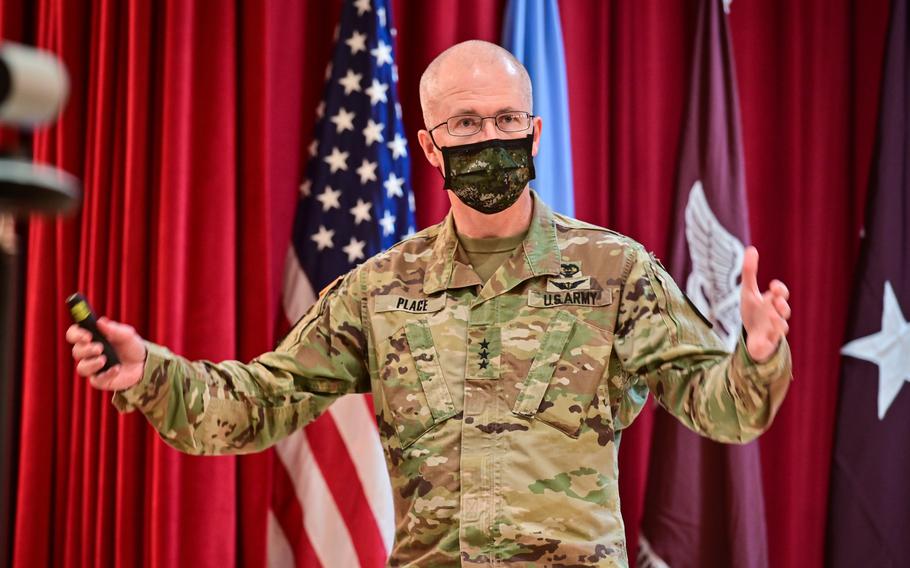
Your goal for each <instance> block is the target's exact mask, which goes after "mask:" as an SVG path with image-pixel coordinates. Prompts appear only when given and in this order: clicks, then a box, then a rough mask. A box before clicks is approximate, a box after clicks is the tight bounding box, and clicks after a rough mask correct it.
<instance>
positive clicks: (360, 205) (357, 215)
mask: <svg viewBox="0 0 910 568" xmlns="http://www.w3.org/2000/svg"><path fill="white" fill-rule="evenodd" d="M372 206H373V204H372V203H370V202H369V201H364V200H363V199H360V198H357V205H355V206H353V207H351V215H353V216H354V224H355V225H359V224H360V222H361V221H369V220H370V219H372V218H373V216H372V215H370V208H371V207H372Z"/></svg>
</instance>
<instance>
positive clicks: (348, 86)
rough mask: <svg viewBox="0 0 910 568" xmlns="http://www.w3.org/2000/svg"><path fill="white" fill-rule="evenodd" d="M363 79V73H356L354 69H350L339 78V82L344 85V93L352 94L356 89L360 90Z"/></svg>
mask: <svg viewBox="0 0 910 568" xmlns="http://www.w3.org/2000/svg"><path fill="white" fill-rule="evenodd" d="M361 79H363V74H361V73H354V70H353V69H348V72H347V74H346V75H345V76H344V77H342V78H341V79H338V84H339V85H341V86H342V87H344V94H346V95H350V94H351V93H353V92H354V91H360V80H361Z"/></svg>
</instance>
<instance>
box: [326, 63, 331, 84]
mask: <svg viewBox="0 0 910 568" xmlns="http://www.w3.org/2000/svg"><path fill="white" fill-rule="evenodd" d="M331 78H332V62H331V61H329V64H328V65H326V66H325V80H326V81H328V80H329V79H331Z"/></svg>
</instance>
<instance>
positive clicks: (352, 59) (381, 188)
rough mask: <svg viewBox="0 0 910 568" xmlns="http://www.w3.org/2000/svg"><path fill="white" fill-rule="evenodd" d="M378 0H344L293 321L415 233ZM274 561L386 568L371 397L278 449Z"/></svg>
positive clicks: (389, 530) (389, 525) (302, 207)
mask: <svg viewBox="0 0 910 568" xmlns="http://www.w3.org/2000/svg"><path fill="white" fill-rule="evenodd" d="M394 36H395V30H394V29H393V28H392V26H391V13H390V6H389V3H388V2H387V0H372V1H371V0H356V1H348V2H345V4H344V6H343V8H342V14H341V22H340V23H339V25H338V27H337V28H336V33H335V51H334V55H333V58H332V62H331V63H330V64H329V66H328V68H327V69H326V86H325V96H324V99H323V102H321V103H320V105H319V107H318V108H317V110H316V115H317V121H316V129H315V130H316V132H315V136H314V140H313V142H312V143H311V144H310V146H309V161H308V163H307V168H306V178H305V179H304V181H303V183H302V184H301V186H300V200H299V202H298V204H297V212H296V216H295V221H294V233H293V237H292V242H291V246H290V250H289V251H288V258H287V267H286V271H285V286H284V310H285V314H286V316H287V318H288V321H289V322H293V321H297V319H299V318H300V317H301V316H302V315H303V313H304V312H305V311H306V309H307V308H308V307H309V306H310V305H311V304H312V303H313V301H314V299H315V295H314V292H313V291H314V290H320V289H322V288H323V287H324V286H326V285H327V284H329V283H330V282H331V281H332V280H334V279H335V278H336V277H337V276H339V275H341V274H344V273H346V272H347V271H349V270H350V269H351V268H353V267H354V266H355V265H357V264H358V263H360V262H362V261H364V260H365V259H367V258H369V257H370V256H372V255H374V254H376V253H377V252H379V251H381V250H382V249H384V248H386V247H389V246H391V245H392V244H394V243H395V242H397V241H398V240H400V239H401V238H402V237H403V236H404V235H405V234H408V233H412V232H413V231H414V198H413V194H412V193H411V188H410V183H409V181H408V176H409V172H410V167H409V157H408V149H407V143H406V140H405V136H404V127H403V124H402V121H401V108H400V106H399V105H398V102H397V98H398V96H397V87H396V83H397V81H398V72H397V68H396V66H395V58H394V49H393V47H392V44H393V38H394ZM276 455H277V458H278V459H277V460H276V464H275V468H274V471H275V475H274V480H273V487H274V490H273V497H272V503H271V507H270V511H269V527H268V554H269V564H270V565H271V566H320V565H321V566H327V567H335V566H345V567H347V566H363V567H372V566H384V565H385V562H386V559H387V558H388V554H389V551H390V550H391V547H392V542H393V540H394V528H395V527H394V509H393V504H392V494H391V486H390V483H389V478H388V472H387V470H386V466H385V460H384V457H383V453H382V448H381V446H380V443H379V434H378V430H377V427H376V419H375V416H374V412H373V402H372V399H371V397H370V395H348V396H345V397H343V398H341V399H340V400H338V401H337V402H336V403H335V404H333V405H332V406H331V407H330V408H329V411H328V412H327V413H326V414H325V415H323V416H322V417H321V418H319V419H318V420H317V421H316V422H314V423H313V424H311V425H309V426H307V427H306V428H305V429H304V430H303V431H300V432H297V433H296V434H294V435H293V436H291V437H290V438H288V439H286V440H284V441H282V442H281V443H279V444H278V445H277V446H276Z"/></svg>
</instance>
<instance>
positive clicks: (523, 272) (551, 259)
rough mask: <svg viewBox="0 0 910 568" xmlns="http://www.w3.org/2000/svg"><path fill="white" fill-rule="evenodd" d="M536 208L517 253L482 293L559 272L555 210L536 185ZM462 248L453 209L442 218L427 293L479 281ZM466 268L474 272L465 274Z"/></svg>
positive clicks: (431, 263)
mask: <svg viewBox="0 0 910 568" xmlns="http://www.w3.org/2000/svg"><path fill="white" fill-rule="evenodd" d="M529 191H530V192H531V198H532V201H533V203H534V211H533V213H532V215H531V225H530V227H528V234H527V235H525V238H524V241H522V243H521V246H520V247H519V248H518V249H517V250H516V251H515V253H514V254H513V255H512V256H511V257H510V258H509V259H508V260H507V261H506V262H505V264H504V265H503V266H501V267H500V268H499V270H497V271H496V273H495V274H494V275H493V276H492V277H491V278H490V280H489V281H488V282H487V284H486V285H485V286H484V288H483V291H482V293H481V295H482V296H493V295H496V294H501V293H503V292H506V291H508V290H510V289H512V288H513V287H514V286H515V285H517V284H519V283H521V282H523V281H524V280H527V279H528V278H533V277H535V276H543V275H558V274H559V268H560V255H559V246H558V245H557V241H556V223H555V220H554V217H553V211H552V210H551V209H550V208H549V207H547V204H546V203H544V202H543V201H542V200H541V199H540V197H539V196H538V195H537V193H536V192H535V191H534V190H533V189H532V190H529ZM457 251H458V235H457V234H456V232H455V220H454V218H453V217H452V212H451V210H450V211H449V214H448V215H447V216H446V218H445V221H443V222H442V224H441V228H440V230H439V232H438V233H437V234H436V242H435V243H434V244H433V256H432V259H431V260H430V264H429V265H428V266H427V271H426V276H425V277H424V282H423V289H424V293H426V294H435V293H436V292H439V291H440V290H446V289H449V288H460V287H462V286H466V285H472V284H479V279H477V277H476V275H474V278H473V279H472V278H470V274H473V271H471V270H467V266H465V265H464V264H463V263H462V262H461V260H460V257H459V256H458V255H457ZM465 270H467V272H469V273H470V274H465Z"/></svg>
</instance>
